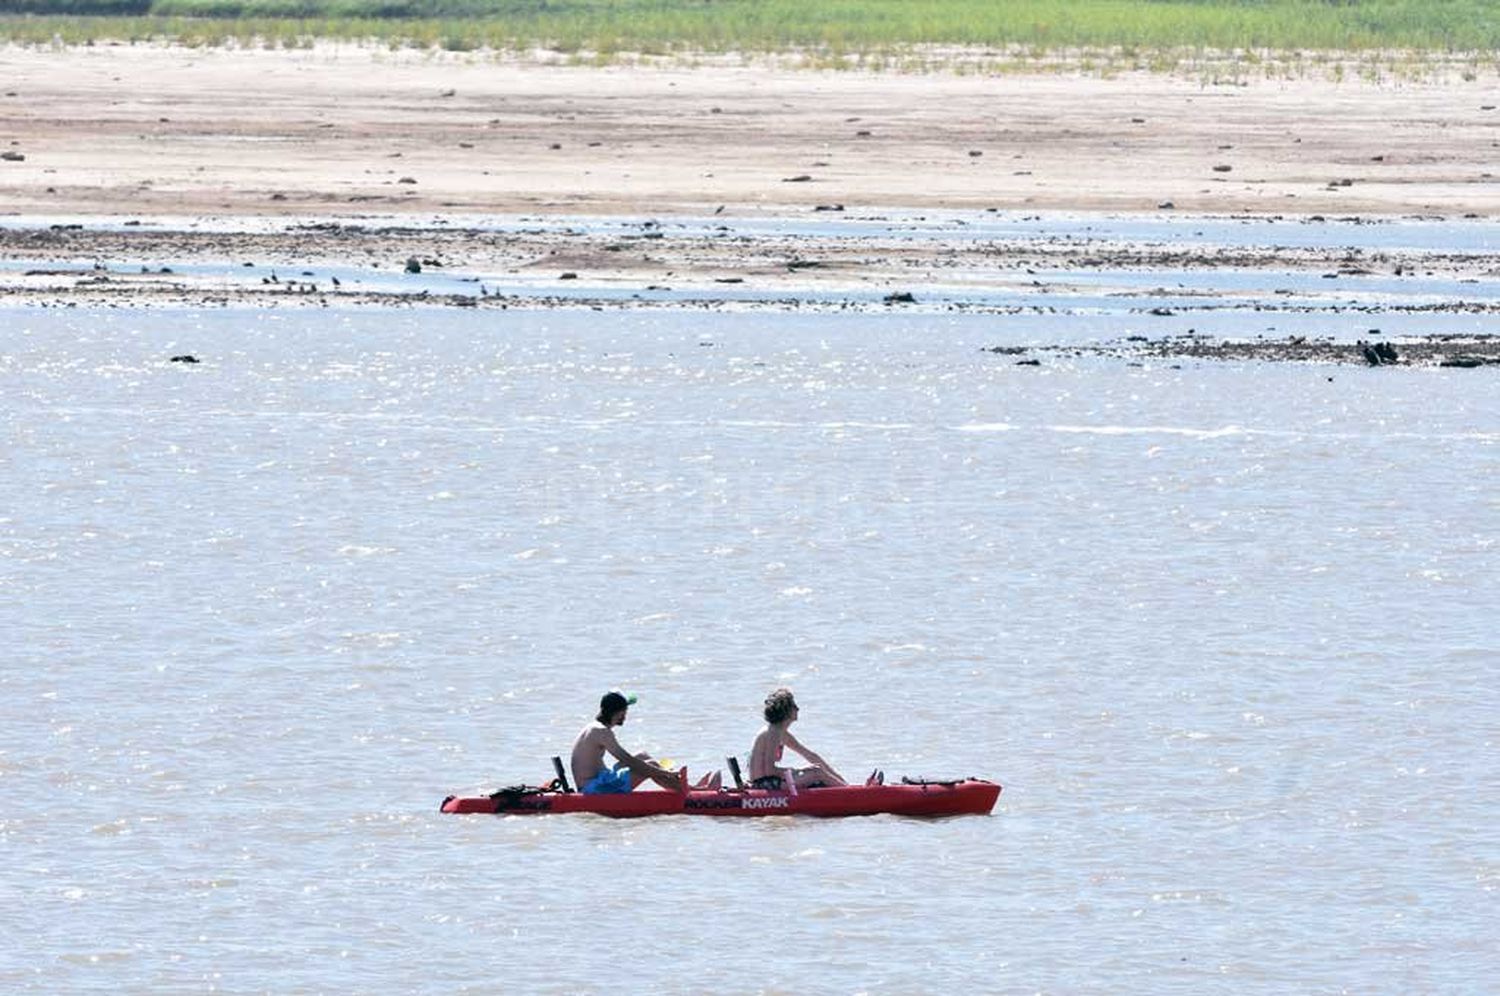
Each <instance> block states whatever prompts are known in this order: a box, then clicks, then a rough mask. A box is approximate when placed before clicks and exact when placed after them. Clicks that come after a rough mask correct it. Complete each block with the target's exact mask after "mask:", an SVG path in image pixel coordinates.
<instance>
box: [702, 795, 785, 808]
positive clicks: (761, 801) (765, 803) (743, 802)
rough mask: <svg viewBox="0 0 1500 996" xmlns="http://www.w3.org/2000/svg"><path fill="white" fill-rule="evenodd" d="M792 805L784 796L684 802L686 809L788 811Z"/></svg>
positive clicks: (732, 796)
mask: <svg viewBox="0 0 1500 996" xmlns="http://www.w3.org/2000/svg"><path fill="white" fill-rule="evenodd" d="M790 805H791V799H789V798H788V797H787V796H784V795H771V796H765V797H760V798H757V797H749V798H747V797H744V796H737V795H719V796H711V797H709V798H707V799H696V798H694V797H693V796H688V797H687V798H686V799H684V800H683V803H682V806H683V808H684V809H786V808H787V807H788V806H790Z"/></svg>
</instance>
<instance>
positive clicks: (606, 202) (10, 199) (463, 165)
mask: <svg viewBox="0 0 1500 996" xmlns="http://www.w3.org/2000/svg"><path fill="white" fill-rule="evenodd" d="M0 80H4V81H5V83H4V84H3V86H4V90H3V93H0V101H3V104H0V108H3V111H4V113H3V116H0V148H3V149H5V150H7V151H10V152H13V153H17V154H20V155H24V156H25V159H24V161H8V162H4V163H0V205H3V210H4V211H5V212H7V213H14V212H21V213H25V214H62V213H93V212H105V213H110V214H121V213H141V214H161V213H170V214H176V215H183V214H197V213H215V214H222V213H234V214H246V213H249V214H261V213H267V212H272V213H274V212H298V213H327V214H348V213H356V212H359V211H361V210H370V209H378V210H381V211H406V212H443V213H450V214H464V213H473V212H483V213H529V212H548V213H557V212H566V213H587V214H596V213H624V214H648V215H649V214H658V213H661V214H676V213H685V212H686V213H701V212H703V211H705V210H707V211H713V210H717V209H718V208H720V207H721V206H722V207H724V208H725V210H728V211H734V212H747V211H754V212H772V213H780V212H801V211H808V210H812V209H813V208H815V207H817V206H819V205H825V206H827V205H835V204H848V205H855V204H857V205H861V206H874V207H896V206H899V207H915V208H935V207H945V208H964V209H976V208H977V209H982V208H988V207H995V208H999V209H1003V210H1038V211H1059V210H1089V211H1150V210H1157V209H1158V207H1159V205H1161V204H1163V203H1166V202H1171V203H1172V205H1173V206H1174V208H1175V210H1178V211H1187V212H1214V213H1235V212H1246V211H1253V212H1270V213H1282V212H1300V213H1365V214H1380V215H1402V214H1445V215H1449V214H1457V215H1462V214H1469V213H1474V214H1480V215H1493V214H1496V213H1500V181H1497V180H1496V178H1495V176H1494V175H1493V173H1492V172H1491V171H1492V170H1494V169H1495V163H1496V159H1497V151H1496V150H1497V149H1500V112H1497V111H1496V109H1495V108H1494V106H1492V105H1493V103H1494V95H1493V91H1492V88H1490V87H1489V85H1488V84H1487V82H1486V81H1476V82H1469V83H1465V82H1461V81H1459V82H1444V83H1426V84H1422V83H1395V82H1392V83H1384V84H1370V83H1365V82H1354V81H1348V82H1341V83H1333V82H1328V81H1323V80H1317V79H1304V80H1293V81H1256V82H1248V83H1245V84H1244V85H1237V84H1225V85H1217V86H1215V85H1204V84H1203V83H1201V82H1199V81H1197V80H1191V79H1184V78H1176V77H1172V76H1155V75H1145V74H1136V75H1125V76H1120V77H1117V78H1111V79H1100V78H1096V77H1090V76H1083V75H1068V74H1063V73H1053V74H1046V75H1035V76H1025V77H1019V76H999V77H973V76H952V75H948V76H945V75H921V76H916V75H900V74H895V73H891V74H870V73H856V72H816V71H794V70H778V69H773V68H756V67H711V68H702V69H696V70H695V69H687V68H640V67H623V66H622V67H611V68H585V67H558V66H546V65H528V64H524V63H520V62H517V61H515V60H500V61H496V60H493V59H485V58H482V57H477V56H463V55H450V54H435V53H410V52H406V53H401V52H394V53H393V52H389V51H383V50H379V49H374V48H355V47H332V46H327V47H323V48H319V49H313V50H310V51H293V52H287V51H236V50H228V49H226V50H186V49H180V48H177V49H174V48H161V47H151V46H118V47H98V48H75V49H68V50H62V51H33V50H25V49H19V48H9V49H6V50H3V51H0ZM804 177H805V179H800V178H804Z"/></svg>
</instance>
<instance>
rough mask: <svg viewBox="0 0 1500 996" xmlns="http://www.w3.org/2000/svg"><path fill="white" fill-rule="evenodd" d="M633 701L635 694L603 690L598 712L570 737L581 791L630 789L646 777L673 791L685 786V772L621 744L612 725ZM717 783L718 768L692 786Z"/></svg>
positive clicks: (622, 720) (621, 718)
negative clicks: (611, 762) (613, 761)
mask: <svg viewBox="0 0 1500 996" xmlns="http://www.w3.org/2000/svg"><path fill="white" fill-rule="evenodd" d="M634 702H635V696H634V695H631V696H629V697H627V696H625V695H624V694H623V693H621V692H614V691H612V692H607V693H605V696H604V697H603V698H602V699H600V700H599V715H598V716H596V717H595V718H594V721H593V722H592V723H590V724H589V725H588V726H586V727H584V728H583V732H581V733H579V734H578V739H577V740H575V741H573V763H572V767H573V784H574V785H577V786H578V790H579V791H580V792H582V793H583V794H584V795H596V794H599V793H608V792H630V791H633V790H634V789H636V788H638V787H639V786H640V785H641V783H643V782H645V781H647V780H650V781H654V782H656V783H657V784H658V785H660V786H661V787H662V788H666V789H671V790H672V791H674V792H681V791H685V790H686V788H687V785H686V784H685V783H684V782H683V775H684V772H682V771H671V770H669V769H667V768H664V767H662V766H661V765H659V764H657V763H656V762H655V761H653V760H652V759H651V755H650V754H632V753H630V752H629V751H627V750H626V749H625V748H624V747H621V746H620V741H619V740H618V739H617V738H616V737H615V727H617V726H623V725H624V723H625V715H626V713H627V712H629V710H630V706H631V704H632V703H634ZM606 752H608V753H609V754H612V755H614V757H615V758H616V759H617V760H618V761H619V763H618V764H615V765H614V766H613V767H611V766H610V765H609V764H606V763H605V760H604V755H605V753H606ZM718 787H719V774H718V772H715V773H714V774H712V775H705V776H704V777H703V778H701V779H699V780H698V783H697V784H696V785H694V786H693V788H695V789H716V788H718Z"/></svg>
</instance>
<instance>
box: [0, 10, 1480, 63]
mask: <svg viewBox="0 0 1500 996" xmlns="http://www.w3.org/2000/svg"><path fill="white" fill-rule="evenodd" d="M0 38H8V39H10V40H12V41H17V42H21V43H33V44H38V43H40V44H56V43H59V42H60V43H63V44H87V43H92V42H96V41H105V40H122V41H144V40H174V41H179V42H182V43H185V44H200V45H201V44H224V43H230V42H234V43H240V44H260V45H305V44H310V43H311V41H312V40H314V39H321V38H328V39H338V40H368V41H376V42H380V43H384V44H391V45H415V46H426V47H443V48H449V49H461V50H469V49H480V48H484V49H498V50H531V49H536V48H542V49H551V50H554V51H559V52H564V53H575V54H587V55H588V56H590V57H592V58H597V59H601V60H605V61H607V60H608V59H609V58H611V57H613V56H614V55H616V54H618V53H637V54H645V55H662V54H676V55H689V56H691V55H694V54H700V53H701V54H716V53H743V54H750V55H755V54H768V53H782V52H799V53H815V54H818V55H820V56H821V57H823V58H825V59H829V60H832V61H831V63H830V64H835V65H837V64H854V63H857V64H863V65H876V66H880V65H886V64H890V62H891V60H893V59H894V60H897V61H898V62H899V60H900V58H901V55H900V53H906V52H910V51H911V50H913V49H915V48H920V47H927V48H932V47H937V48H944V47H946V48H963V49H990V50H996V51H1000V50H1005V51H1010V52H1021V53H1026V54H1027V55H1028V57H1030V58H1032V59H1037V58H1040V57H1043V56H1044V55H1045V53H1048V52H1059V51H1093V52H1108V53H1112V58H1119V57H1120V56H1121V55H1123V57H1124V58H1125V59H1126V60H1127V62H1138V63H1140V64H1141V65H1142V67H1143V68H1153V67H1157V62H1158V61H1159V60H1160V59H1162V58H1163V56H1162V53H1170V52H1178V51H1182V50H1197V51H1208V50H1212V51H1218V52H1231V53H1232V52H1247V51H1257V52H1284V53H1287V52H1297V51H1307V50H1321V51H1343V52H1386V53H1389V52H1393V51H1402V52H1412V53H1434V54H1438V53H1442V54H1447V53H1483V54H1484V55H1485V56H1486V57H1487V58H1493V54H1494V53H1495V52H1496V51H1497V50H1500V4H1497V3H1496V2H1495V0H1369V2H1361V0H1238V2H1234V0H0Z"/></svg>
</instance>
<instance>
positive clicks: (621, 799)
mask: <svg viewBox="0 0 1500 996" xmlns="http://www.w3.org/2000/svg"><path fill="white" fill-rule="evenodd" d="M1000 791H1001V789H1000V786H999V785H997V784H995V783H994V782H989V781H985V780H984V779H982V778H964V779H959V780H955V781H942V782H938V781H908V782H903V783H902V784H899V785H842V786H838V787H832V788H814V789H802V790H801V791H797V792H787V791H772V790H767V789H719V790H717V791H691V792H669V791H665V790H653V789H646V790H642V791H639V792H628V793H621V794H619V795H583V794H581V793H578V792H563V791H559V790H557V789H554V788H546V789H541V788H538V789H524V788H523V789H507V790H502V791H500V792H496V793H494V794H493V795H487V796H476V797H468V798H464V797H459V796H449V797H448V798H446V799H444V800H443V806H442V811H443V812H445V813H492V814H498V815H523V814H539V813H595V814H597V815H600V816H613V817H622V818H623V817H638V816H669V815H679V814H680V815H688V816H821V817H837V816H877V815H880V814H890V815H894V816H965V815H984V814H986V813H988V812H989V811H990V810H991V809H993V808H994V806H995V801H996V800H997V799H999V797H1000Z"/></svg>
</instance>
